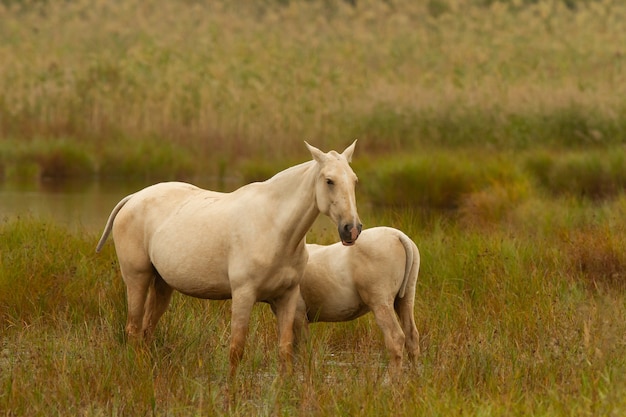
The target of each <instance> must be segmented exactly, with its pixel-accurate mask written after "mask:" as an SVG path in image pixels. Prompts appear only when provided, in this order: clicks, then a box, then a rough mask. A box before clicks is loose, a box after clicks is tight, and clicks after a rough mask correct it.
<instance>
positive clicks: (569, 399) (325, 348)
mask: <svg viewBox="0 0 626 417" xmlns="http://www.w3.org/2000/svg"><path fill="white" fill-rule="evenodd" d="M624 211H626V198H624V197H621V196H620V197H618V198H616V199H614V200H612V201H610V202H603V203H592V202H589V201H587V202H585V201H581V200H567V199H565V200H560V199H556V200H554V199H551V200H542V199H531V200H529V201H526V202H525V203H524V204H520V205H518V206H517V207H516V208H515V209H514V210H512V211H510V212H509V215H508V216H507V218H506V220H505V221H498V222H496V223H492V224H491V225H490V226H485V225H484V224H481V225H480V226H479V227H477V224H476V223H475V222H473V221H471V222H470V221H468V219H467V218H465V217H463V216H462V215H460V214H459V215H454V216H452V215H448V216H447V217H446V216H434V217H431V218H430V219H425V218H424V217H423V216H421V215H420V214H419V213H417V212H412V211H410V210H399V209H394V210H371V211H368V210H365V211H364V214H363V217H364V218H363V220H364V221H365V222H366V224H389V225H393V226H395V227H398V228H400V229H402V230H405V231H406V232H407V233H408V234H409V235H410V236H411V237H412V238H413V239H414V240H415V241H416V242H417V244H418V246H419V247H420V249H421V252H422V258H423V259H422V270H421V274H420V282H419V286H418V291H417V297H416V309H415V313H416V318H417V323H418V329H419V330H420V332H421V336H422V339H421V347H422V356H421V357H420V359H419V361H418V367H417V369H409V368H407V369H406V372H405V374H404V376H403V377H402V378H401V380H400V381H399V382H398V384H396V385H394V384H390V383H389V382H388V381H387V380H386V378H385V366H386V361H387V357H386V354H385V350H384V344H383V341H382V338H381V335H380V332H379V330H378V328H377V327H376V325H375V323H374V321H373V320H372V318H371V317H367V316H366V317H364V318H361V319H359V320H357V321H354V322H349V323H343V324H317V325H314V327H313V334H312V340H311V342H310V343H309V344H307V345H305V346H304V347H303V349H302V351H301V353H300V356H299V357H298V365H297V367H296V372H295V375H294V377H293V379H285V380H283V379H280V378H279V377H278V370H277V368H278V365H277V349H276V340H277V337H276V330H275V320H274V318H273V316H272V314H271V312H270V310H269V308H268V307H267V306H265V305H259V306H258V307H256V308H255V310H254V315H253V320H252V323H251V332H250V336H249V340H248V343H247V348H246V352H245V358H244V360H243V363H242V366H241V370H240V374H239V375H238V377H237V378H235V379H234V380H231V381H229V380H228V378H227V374H228V354H227V345H228V337H229V303H228V302H214V301H213V302H212V301H200V300H195V299H192V298H189V297H184V296H181V295H177V296H175V298H174V300H173V303H172V306H171V308H170V310H169V311H168V312H167V314H166V315H165V316H164V319H163V321H162V323H160V328H159V331H158V332H157V339H156V341H155V343H154V344H153V345H151V346H148V347H146V348H137V347H132V346H129V345H126V344H125V343H124V338H123V325H124V320H125V300H124V288H123V284H122V283H121V279H120V278H119V272H118V268H117V265H116V259H115V255H114V251H113V248H112V245H111V244H109V245H107V247H106V249H105V251H104V253H102V254H100V255H95V254H94V253H93V248H94V245H95V242H96V240H97V236H95V235H91V234H89V233H80V232H68V231H67V230H66V229H64V228H61V227H59V226H55V225H54V224H50V223H45V222H42V221H38V220H34V219H27V218H25V219H24V218H23V219H17V220H12V221H5V222H3V223H2V224H1V225H0V329H1V332H2V339H1V342H0V369H1V372H0V410H5V414H6V415H68V414H74V415H78V414H80V415H129V414H132V415H144V414H152V415H201V414H218V415H250V414H254V415H293V414H301V415H381V414H396V415H415V414H416V413H417V414H425V415H451V414H455V415H479V414H480V415H551V416H553V415H562V416H566V415H621V414H622V413H623V412H624V411H625V410H626V402H625V401H624V398H626V378H625V377H624V375H626V361H625V360H624V358H626V339H625V337H626V336H624V335H626V324H624V323H626V320H625V319H626V308H625V307H626V298H625V297H624V290H625V288H626V285H625V281H624V272H623V271H624V270H625V266H626V256H625V255H624V252H623V250H622V248H623V247H624V243H625V242H624V240H625V239H626V237H625V236H626V233H625V230H626V223H625V222H624V220H623V219H624V218H625V217H624V215H623V214H624ZM310 239H312V240H316V241H319V242H330V241H331V240H333V239H334V234H333V233H332V231H326V230H323V229H321V230H319V231H317V232H315V234H314V235H312V236H310Z"/></svg>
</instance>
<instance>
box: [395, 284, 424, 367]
mask: <svg viewBox="0 0 626 417" xmlns="http://www.w3.org/2000/svg"><path fill="white" fill-rule="evenodd" d="M414 294H415V290H413V291H410V290H409V289H407V292H406V294H405V296H404V297H403V298H398V299H396V306H395V308H396V312H397V313H398V317H399V318H400V323H401V325H402V330H403V331H404V335H405V337H406V339H405V345H406V349H407V352H408V354H409V360H410V361H411V362H412V363H413V362H415V360H416V359H417V357H418V356H419V354H420V335H419V332H418V331H417V326H416V325H415V315H414V306H415V296H414Z"/></svg>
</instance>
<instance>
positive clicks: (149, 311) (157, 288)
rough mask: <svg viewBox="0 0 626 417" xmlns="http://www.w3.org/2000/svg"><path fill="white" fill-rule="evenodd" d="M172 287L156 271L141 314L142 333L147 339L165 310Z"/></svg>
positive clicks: (150, 336)
mask: <svg viewBox="0 0 626 417" xmlns="http://www.w3.org/2000/svg"><path fill="white" fill-rule="evenodd" d="M173 291H174V290H173V289H172V287H170V286H169V285H167V283H166V282H165V281H164V280H163V278H161V276H160V275H159V274H158V273H156V276H155V278H154V283H153V284H152V285H151V286H150V288H149V291H148V298H147V300H146V305H145V311H144V316H143V325H142V327H143V334H144V337H145V338H146V339H147V340H150V339H151V338H152V335H153V334H154V329H155V327H156V325H157V323H158V322H159V319H160V318H161V316H162V315H163V313H165V310H167V306H168V305H169V304H170V300H171V299H172V292H173Z"/></svg>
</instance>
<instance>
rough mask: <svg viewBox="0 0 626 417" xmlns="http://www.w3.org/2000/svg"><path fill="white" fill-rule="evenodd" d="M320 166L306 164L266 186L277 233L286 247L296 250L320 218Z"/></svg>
mask: <svg viewBox="0 0 626 417" xmlns="http://www.w3.org/2000/svg"><path fill="white" fill-rule="evenodd" d="M316 177H317V163H316V162H314V161H310V162H306V163H303V164H300V165H296V166H293V167H291V168H288V169H286V170H284V171H281V172H279V173H278V174H276V175H275V176H273V177H272V178H270V179H269V180H267V181H265V183H264V186H265V187H267V191H268V192H269V193H270V195H271V196H272V200H271V201H272V204H273V207H272V210H273V211H274V213H275V219H276V224H277V225H278V230H276V231H277V232H278V233H280V234H281V235H282V236H281V237H282V239H283V241H284V242H285V243H286V245H287V247H291V248H292V249H295V248H296V247H297V246H298V245H300V244H301V243H303V242H304V237H305V235H306V233H307V232H308V230H309V229H310V228H311V226H312V225H313V222H315V219H316V218H317V216H318V215H319V209H318V208H317V203H316V201H315V180H316Z"/></svg>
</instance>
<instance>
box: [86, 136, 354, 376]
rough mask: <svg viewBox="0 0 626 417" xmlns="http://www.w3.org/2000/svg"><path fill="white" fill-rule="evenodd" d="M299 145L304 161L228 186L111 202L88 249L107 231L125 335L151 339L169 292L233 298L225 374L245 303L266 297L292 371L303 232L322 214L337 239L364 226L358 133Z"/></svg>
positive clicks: (235, 359) (349, 238)
mask: <svg viewBox="0 0 626 417" xmlns="http://www.w3.org/2000/svg"><path fill="white" fill-rule="evenodd" d="M305 145H306V146H307V148H308V150H309V152H310V153H311V156H312V158H313V159H312V160H311V161H308V162H304V163H301V164H299V165H295V166H292V167H290V168H287V169H285V170H284V171H281V172H279V173H277V174H276V175H274V176H273V177H271V178H270V179H268V180H266V181H263V182H254V183H250V184H247V185H244V186H242V187H240V188H238V189H236V190H235V191H233V192H230V193H220V192H215V191H210V190H204V189H202V188H199V187H197V186H195V185H192V184H188V183H183V182H164V183H159V184H155V185H152V186H149V187H147V188H144V189H142V190H140V191H138V192H136V193H134V194H131V195H128V196H126V197H124V198H123V199H122V200H121V201H120V202H119V203H118V204H117V205H116V206H115V207H114V208H113V211H112V212H111V215H110V216H109V218H108V220H107V223H106V226H105V229H104V232H103V233H102V237H101V238H100V241H99V242H98V245H97V247H96V252H100V251H101V249H102V247H103V245H104V243H105V241H106V239H107V237H108V235H109V234H110V233H112V235H113V241H114V243H115V251H116V253H117V258H118V262H119V266H120V270H121V274H122V278H123V281H124V283H125V285H126V297H127V304H128V317H127V323H126V327H125V331H126V334H127V337H128V339H129V340H131V341H133V340H149V339H150V337H151V336H152V333H153V332H154V328H155V326H156V325H157V322H158V321H159V319H160V317H161V316H162V315H163V313H164V312H165V310H166V309H167V307H168V305H169V302H170V299H171V296H172V292H173V291H174V290H177V291H179V292H180V293H182V294H185V295H188V296H192V297H197V298H203V299H211V300H224V299H232V304H231V336H230V351H229V364H230V373H231V375H232V374H234V373H235V371H236V369H237V366H238V364H239V362H240V360H241V359H242V357H243V351H244V345H245V341H246V336H247V333H248V326H249V321H250V314H251V311H252V308H253V305H254V303H256V302H266V303H270V304H272V305H273V306H274V307H275V311H276V317H277V324H278V333H279V359H280V363H281V369H282V370H291V369H292V362H293V339H294V335H293V324H294V323H293V322H294V317H295V311H296V305H297V302H298V294H299V291H298V284H299V282H300V279H301V277H302V274H303V273H304V269H305V267H306V264H307V259H308V253H307V250H306V246H305V245H306V243H305V235H306V233H307V231H308V230H309V229H310V227H311V226H312V225H313V223H314V221H315V219H316V218H317V217H318V215H319V214H320V213H323V214H325V215H327V216H328V217H330V219H331V220H332V221H333V222H334V223H335V224H336V225H337V230H338V234H339V237H340V240H341V242H342V244H343V245H346V246H351V245H354V243H355V241H356V240H357V238H358V237H359V234H360V233H361V230H362V224H361V220H360V219H359V215H358V212H357V206H356V197H355V186H356V182H357V176H356V175H355V173H354V171H353V170H352V168H351V167H350V165H349V163H350V162H351V161H352V154H353V153H354V148H355V146H356V140H355V141H354V142H353V143H352V144H351V145H350V146H348V147H347V148H346V149H345V150H344V151H343V152H342V153H338V152H336V151H330V152H328V153H324V152H322V151H320V150H319V149H317V148H316V147H314V146H311V145H309V144H308V143H307V142H305Z"/></svg>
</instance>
